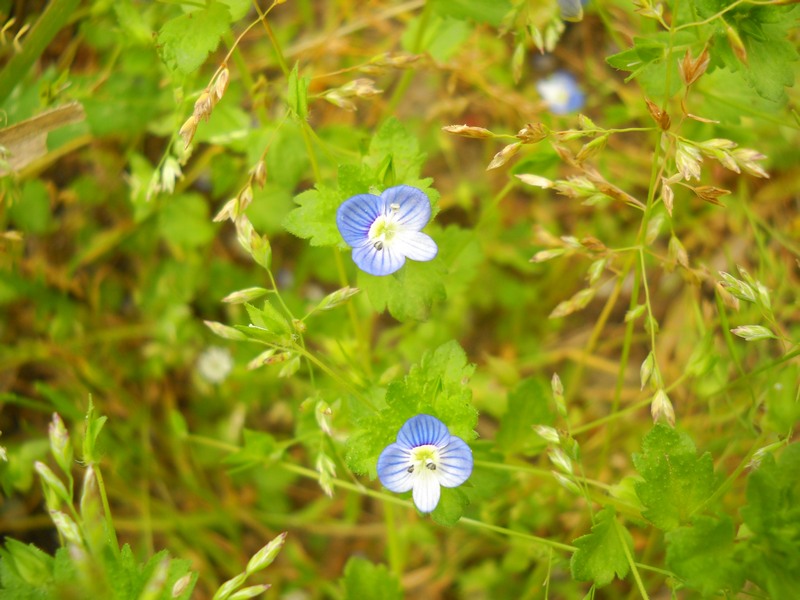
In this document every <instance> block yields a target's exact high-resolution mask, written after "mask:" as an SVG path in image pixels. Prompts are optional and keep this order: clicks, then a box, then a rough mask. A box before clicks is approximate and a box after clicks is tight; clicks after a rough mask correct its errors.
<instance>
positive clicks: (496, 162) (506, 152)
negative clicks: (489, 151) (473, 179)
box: [486, 142, 522, 171]
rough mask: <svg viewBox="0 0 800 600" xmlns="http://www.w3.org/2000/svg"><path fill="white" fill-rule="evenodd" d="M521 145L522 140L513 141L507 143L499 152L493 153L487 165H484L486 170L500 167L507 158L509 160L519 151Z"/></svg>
mask: <svg viewBox="0 0 800 600" xmlns="http://www.w3.org/2000/svg"><path fill="white" fill-rule="evenodd" d="M521 145H522V142H514V143H513V144H509V145H508V146H506V147H505V148H503V149H502V150H500V152H498V153H497V154H495V155H494V158H493V159H492V162H490V163H489V166H488V167H486V170H487V171H491V170H492V169H497V168H498V167H502V166H503V165H504V164H506V163H507V162H508V161H509V160H511V159H512V158H513V157H514V156H515V155H516V154H517V152H519V149H520V147H521Z"/></svg>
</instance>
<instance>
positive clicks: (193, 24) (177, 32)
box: [158, 0, 231, 75]
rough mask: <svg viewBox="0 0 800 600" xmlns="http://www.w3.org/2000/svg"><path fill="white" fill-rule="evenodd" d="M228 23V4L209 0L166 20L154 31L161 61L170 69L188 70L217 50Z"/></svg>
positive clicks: (189, 71)
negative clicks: (197, 7) (201, 6)
mask: <svg viewBox="0 0 800 600" xmlns="http://www.w3.org/2000/svg"><path fill="white" fill-rule="evenodd" d="M230 22H231V15H230V13H229V12H228V7H227V6H225V5H224V4H220V3H219V2H214V1H213V0H212V1H211V2H209V3H208V5H207V6H206V7H205V8H202V9H200V10H196V11H194V12H190V13H187V14H184V15H181V16H179V17H175V18H174V19H170V20H169V21H167V22H166V23H165V24H164V26H163V27H162V28H161V30H160V31H159V32H158V47H159V50H160V52H161V60H163V61H164V63H165V64H166V65H167V67H169V69H170V70H172V71H174V72H177V73H180V74H182V75H187V74H189V73H191V72H192V71H194V70H195V69H197V68H198V67H199V66H200V65H202V64H203V63H204V62H205V60H206V58H207V57H208V55H209V53H211V52H213V51H214V50H216V49H217V45H218V44H219V40H220V37H222V34H223V33H225V31H227V30H228V27H229V25H230Z"/></svg>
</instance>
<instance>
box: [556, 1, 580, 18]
mask: <svg viewBox="0 0 800 600" xmlns="http://www.w3.org/2000/svg"><path fill="white" fill-rule="evenodd" d="M558 7H559V8H560V9H561V18H562V19H564V20H565V21H580V20H581V19H583V6H581V0H558Z"/></svg>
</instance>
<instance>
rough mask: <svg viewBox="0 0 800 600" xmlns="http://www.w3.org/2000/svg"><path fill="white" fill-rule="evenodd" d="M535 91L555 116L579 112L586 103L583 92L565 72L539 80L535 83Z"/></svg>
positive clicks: (557, 72)
mask: <svg viewBox="0 0 800 600" xmlns="http://www.w3.org/2000/svg"><path fill="white" fill-rule="evenodd" d="M536 90H537V91H538V92H539V95H540V96H541V97H542V100H544V102H545V104H547V106H548V108H549V109H550V110H551V111H552V112H553V113H555V114H557V115H565V114H567V113H570V112H573V111H576V110H579V109H581V108H582V107H583V105H584V104H585V102H586V96H585V95H584V93H583V90H581V88H580V87H579V86H578V82H577V81H576V79H575V77H573V76H572V75H571V74H570V73H568V72H567V71H556V72H555V73H553V74H552V75H550V76H549V77H545V78H544V79H540V80H539V81H537V82H536Z"/></svg>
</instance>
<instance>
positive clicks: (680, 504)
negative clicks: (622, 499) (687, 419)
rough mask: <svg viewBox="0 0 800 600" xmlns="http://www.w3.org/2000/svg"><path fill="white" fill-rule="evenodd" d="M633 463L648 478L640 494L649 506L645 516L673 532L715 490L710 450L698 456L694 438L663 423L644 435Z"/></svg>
mask: <svg viewBox="0 0 800 600" xmlns="http://www.w3.org/2000/svg"><path fill="white" fill-rule="evenodd" d="M633 464H634V466H635V467H636V470H637V471H639V473H640V474H641V475H642V478H643V479H644V481H641V482H638V483H637V484H636V494H637V495H638V496H639V499H640V500H641V501H642V504H643V505H644V506H645V507H646V510H645V511H644V512H643V513H642V514H643V516H644V517H645V518H646V519H648V520H649V521H650V522H652V523H653V524H654V525H655V526H656V527H658V528H659V529H663V530H665V531H669V530H672V529H675V528H676V527H678V526H679V525H681V524H683V523H687V522H688V521H689V517H690V516H692V513H693V512H694V511H695V510H696V509H698V508H699V507H700V506H701V505H702V504H703V503H704V502H705V501H706V500H707V499H708V498H709V496H711V494H712V493H713V491H714V466H713V462H712V459H711V455H710V454H709V453H708V452H706V453H705V454H703V455H702V456H700V457H698V456H697V452H696V449H695V446H694V443H693V442H692V440H691V438H689V436H688V435H687V434H686V433H682V432H679V431H676V430H674V429H672V428H671V427H669V426H667V425H663V424H657V425H655V426H654V427H653V428H652V429H651V430H650V432H649V433H648V434H647V435H646V436H645V437H644V440H643V442H642V452H641V453H639V454H634V455H633Z"/></svg>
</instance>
